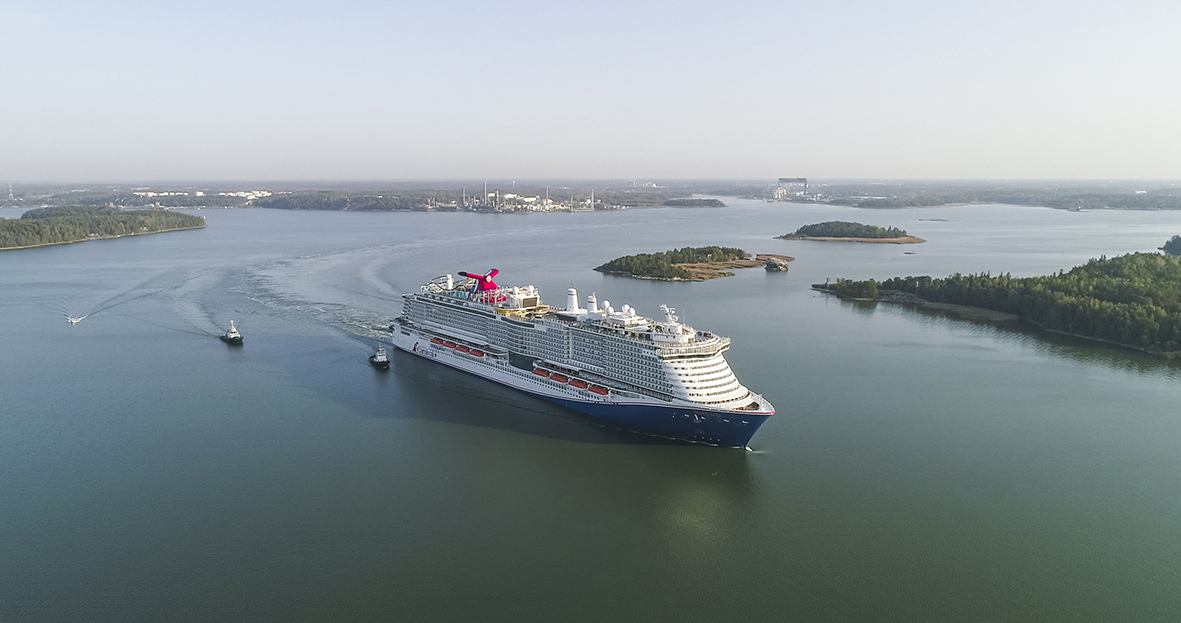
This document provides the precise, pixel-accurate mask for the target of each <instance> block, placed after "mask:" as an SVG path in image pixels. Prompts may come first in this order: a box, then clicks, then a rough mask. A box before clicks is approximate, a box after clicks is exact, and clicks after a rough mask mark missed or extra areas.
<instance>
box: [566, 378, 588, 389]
mask: <svg viewBox="0 0 1181 623" xmlns="http://www.w3.org/2000/svg"><path fill="white" fill-rule="evenodd" d="M570 384H571V385H573V386H574V387H577V388H578V389H586V381H583V380H581V379H570Z"/></svg>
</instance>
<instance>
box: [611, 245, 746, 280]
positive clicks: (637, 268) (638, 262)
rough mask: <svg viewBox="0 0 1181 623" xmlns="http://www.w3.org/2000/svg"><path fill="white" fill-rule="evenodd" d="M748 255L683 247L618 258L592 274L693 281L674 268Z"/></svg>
mask: <svg viewBox="0 0 1181 623" xmlns="http://www.w3.org/2000/svg"><path fill="white" fill-rule="evenodd" d="M747 255H748V254H747V252H746V251H743V250H742V249H737V248H733V247H684V248H681V249H673V250H671V251H663V252H660V253H640V254H637V255H625V256H623V257H617V258H615V259H613V260H611V261H610V262H607V263H606V264H603V265H602V266H598V267H596V268H595V270H597V271H599V272H601V273H610V274H617V275H631V276H634V277H652V278H655V279H692V278H693V274H692V273H690V272H689V271H687V270H685V269H684V268H681V267H680V266H677V264H699V263H703V262H730V261H733V260H741V259H745V258H746V257H747Z"/></svg>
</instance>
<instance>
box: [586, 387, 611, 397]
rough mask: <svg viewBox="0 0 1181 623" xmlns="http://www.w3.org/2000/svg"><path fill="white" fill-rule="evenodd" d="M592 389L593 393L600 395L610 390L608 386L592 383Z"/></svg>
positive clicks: (604, 394)
mask: <svg viewBox="0 0 1181 623" xmlns="http://www.w3.org/2000/svg"><path fill="white" fill-rule="evenodd" d="M590 391H591V393H592V394H598V395H600V396H606V395H607V394H608V390H607V388H606V387H600V386H598V385H591V386H590Z"/></svg>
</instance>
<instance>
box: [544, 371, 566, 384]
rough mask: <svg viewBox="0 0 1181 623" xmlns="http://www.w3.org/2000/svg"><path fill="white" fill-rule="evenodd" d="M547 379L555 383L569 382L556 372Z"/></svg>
mask: <svg viewBox="0 0 1181 623" xmlns="http://www.w3.org/2000/svg"><path fill="white" fill-rule="evenodd" d="M549 378H550V380H553V381H557V382H559V383H565V382H566V381H568V380H570V379H567V378H566V377H565V375H562V374H558V373H557V372H555V373H553V374H551V375H549Z"/></svg>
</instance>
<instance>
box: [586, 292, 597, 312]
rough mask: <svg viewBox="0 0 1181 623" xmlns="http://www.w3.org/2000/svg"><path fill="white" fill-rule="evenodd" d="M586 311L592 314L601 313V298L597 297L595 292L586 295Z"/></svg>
mask: <svg viewBox="0 0 1181 623" xmlns="http://www.w3.org/2000/svg"><path fill="white" fill-rule="evenodd" d="M586 311H588V312H590V313H592V314H597V313H599V299H598V298H596V297H595V293H594V292H591V293H590V296H588V297H586Z"/></svg>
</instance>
